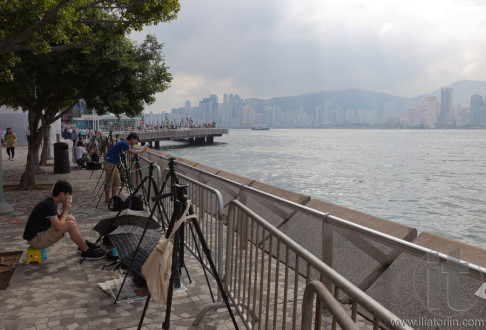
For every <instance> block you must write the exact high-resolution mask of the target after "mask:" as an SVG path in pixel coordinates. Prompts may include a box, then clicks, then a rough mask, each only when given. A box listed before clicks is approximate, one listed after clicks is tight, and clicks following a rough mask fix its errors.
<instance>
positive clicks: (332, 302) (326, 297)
mask: <svg viewBox="0 0 486 330" xmlns="http://www.w3.org/2000/svg"><path fill="white" fill-rule="evenodd" d="M314 294H316V295H317V297H318V298H319V300H320V301H321V302H322V303H323V304H324V307H325V308H327V309H328V310H329V312H331V315H332V316H333V317H334V318H335V319H336V321H337V323H338V324H339V326H340V327H341V328H342V329H344V330H356V329H358V327H357V326H356V323H354V322H353V320H352V319H351V317H349V315H348V314H346V311H345V310H344V308H343V307H342V306H341V304H340V303H339V302H338V301H337V300H336V298H334V296H333V295H332V294H331V292H329V290H328V289H327V288H326V286H325V285H324V284H322V283H321V282H319V281H310V282H309V283H307V285H306V286H305V290H304V299H303V301H302V323H301V325H302V328H301V329H302V330H310V329H311V327H312V310H313V308H312V307H313V301H314ZM320 311H321V310H320V309H319V310H318V311H316V313H320Z"/></svg>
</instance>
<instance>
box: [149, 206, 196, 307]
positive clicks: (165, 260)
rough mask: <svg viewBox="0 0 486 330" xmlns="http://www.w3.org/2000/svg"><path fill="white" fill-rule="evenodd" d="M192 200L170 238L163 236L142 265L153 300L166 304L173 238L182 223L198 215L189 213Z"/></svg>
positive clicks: (170, 272)
mask: <svg viewBox="0 0 486 330" xmlns="http://www.w3.org/2000/svg"><path fill="white" fill-rule="evenodd" d="M190 205H191V201H187V206H186V210H185V211H184V214H183V215H182V217H181V218H180V219H179V220H178V221H177V222H176V223H175V224H174V227H173V229H172V232H171V233H170V235H169V238H165V237H162V238H160V240H159V242H158V243H157V245H156V246H155V248H154V250H153V251H152V253H150V256H149V257H148V258H147V260H146V261H145V263H144V264H143V266H142V274H143V276H144V277H145V280H146V281H147V287H148V290H149V292H150V296H151V297H152V300H153V301H154V302H156V303H159V304H162V305H165V304H166V303H167V295H168V292H169V283H170V276H171V275H172V251H173V250H174V245H173V244H172V240H173V238H174V235H175V233H176V232H177V230H178V229H179V227H180V225H181V224H182V223H184V221H186V220H190V219H192V218H195V217H196V215H195V214H193V215H188V213H189V207H190Z"/></svg>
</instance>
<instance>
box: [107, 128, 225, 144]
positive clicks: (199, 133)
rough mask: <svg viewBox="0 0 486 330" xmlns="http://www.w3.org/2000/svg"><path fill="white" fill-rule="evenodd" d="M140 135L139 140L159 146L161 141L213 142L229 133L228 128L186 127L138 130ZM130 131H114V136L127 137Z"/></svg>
mask: <svg viewBox="0 0 486 330" xmlns="http://www.w3.org/2000/svg"><path fill="white" fill-rule="evenodd" d="M136 133H137V134H138V136H139V140H138V141H139V142H141V143H149V144H150V147H155V148H159V147H160V141H166V140H172V141H187V142H188V143H190V144H211V143H213V142H214V137H216V136H223V134H228V129H226V128H184V129H169V130H162V131H151V132H139V131H137V132H136ZM128 134H129V132H112V136H113V138H117V137H123V138H124V137H126V136H127V135H128Z"/></svg>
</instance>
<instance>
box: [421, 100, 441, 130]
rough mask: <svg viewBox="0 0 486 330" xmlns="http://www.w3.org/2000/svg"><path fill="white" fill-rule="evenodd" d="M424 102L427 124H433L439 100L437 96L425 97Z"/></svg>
mask: <svg viewBox="0 0 486 330" xmlns="http://www.w3.org/2000/svg"><path fill="white" fill-rule="evenodd" d="M424 103H425V104H424V105H425V109H426V115H425V118H426V120H427V126H428V127H431V126H434V125H435V124H436V123H437V119H438V117H439V102H437V97H435V96H429V97H426V98H425V101H424Z"/></svg>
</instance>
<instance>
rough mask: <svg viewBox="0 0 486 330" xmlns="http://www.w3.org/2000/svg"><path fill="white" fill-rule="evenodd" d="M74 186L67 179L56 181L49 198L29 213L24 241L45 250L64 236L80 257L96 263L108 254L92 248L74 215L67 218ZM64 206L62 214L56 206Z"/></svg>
mask: <svg viewBox="0 0 486 330" xmlns="http://www.w3.org/2000/svg"><path fill="white" fill-rule="evenodd" d="M72 192H73V187H72V186H71V184H70V183H69V182H67V181H65V180H60V181H57V182H56V184H55V185H54V189H53V190H52V195H51V197H48V198H46V199H44V200H43V201H41V202H40V203H39V204H37V205H36V206H35V207H34V209H33V210H32V212H31V213H30V216H29V219H28V220H27V224H26V225H25V230H24V236H23V238H24V239H25V240H27V242H29V245H30V246H31V247H33V248H34V249H45V248H47V247H49V246H51V245H53V244H54V243H56V242H57V241H59V240H60V239H61V238H62V237H63V236H64V234H65V233H69V238H71V240H72V241H73V242H74V243H76V245H77V246H78V247H79V250H81V257H83V258H84V257H86V259H88V260H97V259H102V258H104V257H105V254H103V253H99V252H97V251H95V249H89V247H88V245H93V243H90V242H88V241H86V240H85V239H84V238H83V235H81V232H80V230H79V227H78V224H77V222H76V220H75V219H74V217H73V216H72V215H68V213H69V210H70V209H71V203H72V197H71V194H72ZM60 203H62V213H60V212H59V211H58V210H57V205H58V204H60Z"/></svg>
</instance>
